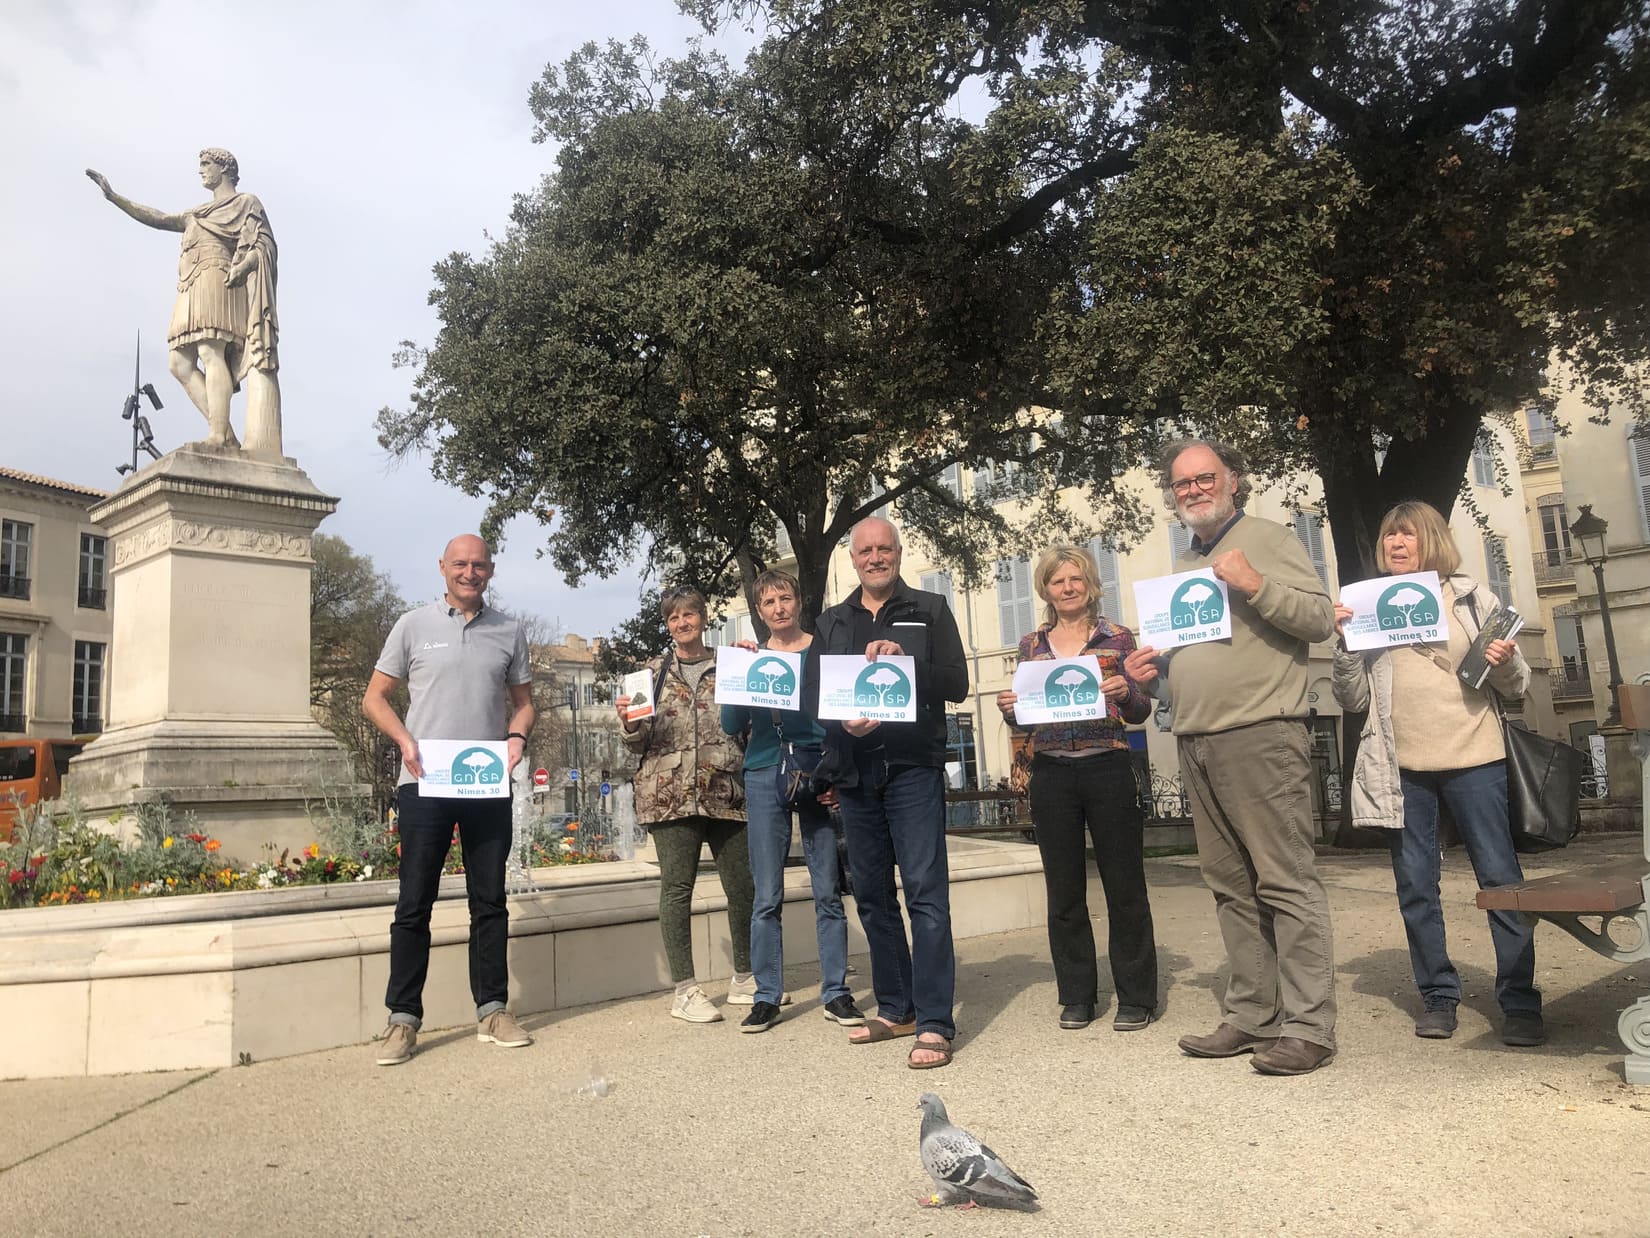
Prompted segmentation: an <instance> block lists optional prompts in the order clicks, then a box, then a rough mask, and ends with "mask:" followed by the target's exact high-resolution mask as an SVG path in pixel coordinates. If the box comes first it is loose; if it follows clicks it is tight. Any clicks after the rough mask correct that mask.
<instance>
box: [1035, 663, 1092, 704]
mask: <svg viewBox="0 0 1650 1238" xmlns="http://www.w3.org/2000/svg"><path fill="white" fill-rule="evenodd" d="M1099 699H1100V681H1099V680H1098V679H1096V678H1095V677H1094V676H1093V675H1091V674H1089V672H1088V671H1086V670H1084V669H1083V668H1082V667H1080V666H1068V667H1066V669H1065V670H1063V671H1061V672H1060V673H1059V674H1058V675H1051V676H1049V678H1048V680H1047V681H1046V682H1045V683H1044V684H1043V701H1044V703H1045V704H1046V705H1048V707H1049V708H1050V709H1069V708H1070V707H1071V706H1073V705H1092V704H1094V703H1095V702H1096V701H1098V700H1099Z"/></svg>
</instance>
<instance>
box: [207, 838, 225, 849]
mask: <svg viewBox="0 0 1650 1238" xmlns="http://www.w3.org/2000/svg"><path fill="white" fill-rule="evenodd" d="M221 846H223V844H222V843H221V842H219V841H218V840H217V839H215V838H208V839H207V840H206V849H207V850H208V851H216V850H217V849H218V848H219V847H221Z"/></svg>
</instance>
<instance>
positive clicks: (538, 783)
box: [533, 767, 550, 787]
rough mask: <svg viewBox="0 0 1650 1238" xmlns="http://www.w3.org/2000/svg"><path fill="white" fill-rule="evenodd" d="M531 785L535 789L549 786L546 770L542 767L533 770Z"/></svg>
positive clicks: (548, 772)
mask: <svg viewBox="0 0 1650 1238" xmlns="http://www.w3.org/2000/svg"><path fill="white" fill-rule="evenodd" d="M533 785H534V786H535V787H547V786H549V785H550V771H549V770H547V769H544V768H542V767H540V768H539V769H536V770H534V771H533Z"/></svg>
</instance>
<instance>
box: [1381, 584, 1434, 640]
mask: <svg viewBox="0 0 1650 1238" xmlns="http://www.w3.org/2000/svg"><path fill="white" fill-rule="evenodd" d="M1442 609H1443V608H1442V607H1441V606H1440V605H1439V604H1438V598H1437V597H1436V596H1435V595H1434V594H1433V592H1432V590H1430V589H1425V588H1422V587H1421V586H1420V585H1418V584H1416V583H1415V582H1413V581H1409V580H1406V581H1403V582H1401V583H1399V584H1396V585H1393V586H1392V588H1390V589H1388V590H1387V591H1386V592H1385V593H1383V594H1381V596H1380V598H1379V599H1378V600H1377V601H1376V603H1375V618H1376V619H1377V620H1378V621H1379V622H1380V625H1381V631H1383V632H1397V631H1400V630H1401V629H1403V628H1430V627H1435V626H1437V623H1438V615H1439V613H1440V612H1441V611H1442Z"/></svg>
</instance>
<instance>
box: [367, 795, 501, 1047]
mask: <svg viewBox="0 0 1650 1238" xmlns="http://www.w3.org/2000/svg"><path fill="white" fill-rule="evenodd" d="M396 804H397V806H398V809H397V815H396V822H397V829H398V830H399V831H400V835H401V880H400V893H399V894H397V896H396V900H395V919H394V920H392V921H391V922H390V978H389V983H388V985H387V986H386V991H385V994H384V1004H385V1005H386V1006H388V1007H389V1008H390V1022H391V1023H410V1024H411V1025H412V1026H413V1027H417V1026H419V1024H421V1023H422V1022H423V1020H424V979H425V977H426V975H427V974H428V973H429V969H430V914H431V912H432V911H433V910H434V908H435V899H436V895H437V894H438V893H439V892H440V889H441V866H442V865H443V864H445V863H446V862H447V852H448V850H450V849H451V847H452V845H453V826H454V825H455V824H456V825H457V826H458V840H459V843H460V844H461V845H462V846H463V848H464V889H465V892H466V893H467V894H468V895H469V897H470V996H471V997H472V998H474V999H475V1004H476V1018H477V1019H478V1020H480V1019H485V1018H486V1017H487V1016H488V1015H490V1014H492V1013H493V1012H494V1011H495V1010H503V1009H504V1006H505V1003H506V1002H507V1001H509V999H510V967H509V946H510V915H509V910H508V908H507V907H506V905H505V899H504V868H505V864H506V862H507V861H508V860H509V858H510V837H511V827H510V801H509V800H502V799H501V800H449V799H439V798H435V797H431V796H420V795H419V794H418V785H417V784H416V783H406V784H404V785H403V786H402V787H400V788H399V790H398V791H397V793H396Z"/></svg>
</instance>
